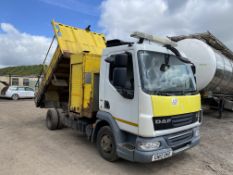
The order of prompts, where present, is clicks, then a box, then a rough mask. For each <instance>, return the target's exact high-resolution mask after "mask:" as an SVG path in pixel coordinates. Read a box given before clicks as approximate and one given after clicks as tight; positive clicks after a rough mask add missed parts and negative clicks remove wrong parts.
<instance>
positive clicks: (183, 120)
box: [153, 113, 198, 130]
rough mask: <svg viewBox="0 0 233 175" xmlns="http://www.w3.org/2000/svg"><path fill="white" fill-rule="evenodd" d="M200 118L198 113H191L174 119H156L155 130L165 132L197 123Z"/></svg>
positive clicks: (173, 117)
mask: <svg viewBox="0 0 233 175" xmlns="http://www.w3.org/2000/svg"><path fill="white" fill-rule="evenodd" d="M197 120H198V117H197V115H196V113H189V114H183V115H177V116H172V117H154V118H153V122H154V129H155V130H163V129H171V128H177V127H181V126H185V125H189V124H192V123H195V122H197Z"/></svg>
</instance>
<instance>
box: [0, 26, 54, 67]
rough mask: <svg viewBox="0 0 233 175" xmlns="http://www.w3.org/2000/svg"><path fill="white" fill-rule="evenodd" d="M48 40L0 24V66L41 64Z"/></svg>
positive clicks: (47, 46) (49, 40)
mask: <svg viewBox="0 0 233 175" xmlns="http://www.w3.org/2000/svg"><path fill="white" fill-rule="evenodd" d="M50 42H51V39H50V38H46V37H44V36H35V35H30V34H27V33H21V32H20V31H18V30H17V29H16V28H15V27H14V26H13V25H12V24H9V23H0V50H1V51H0V66H1V67H4V66H12V65H32V64H41V63H42V62H43V59H44V57H45V54H46V51H47V50H48V48H49V44H50Z"/></svg>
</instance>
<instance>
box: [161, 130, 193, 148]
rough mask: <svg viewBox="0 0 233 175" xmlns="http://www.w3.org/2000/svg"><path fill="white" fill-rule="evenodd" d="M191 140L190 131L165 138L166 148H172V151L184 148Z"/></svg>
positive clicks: (191, 133) (191, 132)
mask: <svg viewBox="0 0 233 175" xmlns="http://www.w3.org/2000/svg"><path fill="white" fill-rule="evenodd" d="M192 138H193V130H192V129H191V130H186V131H182V132H178V133H175V134H169V135H166V136H165V139H166V141H167V144H168V146H170V147H172V148H173V150H176V149H179V148H181V147H183V146H185V145H186V144H188V143H190V142H191V140H192Z"/></svg>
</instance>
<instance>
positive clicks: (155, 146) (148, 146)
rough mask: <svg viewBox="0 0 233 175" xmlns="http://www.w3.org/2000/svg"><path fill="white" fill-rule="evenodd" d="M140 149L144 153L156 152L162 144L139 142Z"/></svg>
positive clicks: (157, 142)
mask: <svg viewBox="0 0 233 175" xmlns="http://www.w3.org/2000/svg"><path fill="white" fill-rule="evenodd" d="M137 145H138V148H139V149H141V150H144V151H151V150H156V149H158V148H159V147H160V142H159V141H156V142H146V141H145V142H138V144H137Z"/></svg>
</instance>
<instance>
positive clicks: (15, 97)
mask: <svg viewBox="0 0 233 175" xmlns="http://www.w3.org/2000/svg"><path fill="white" fill-rule="evenodd" d="M11 98H12V100H18V99H19V95H18V94H13V95H12V97H11Z"/></svg>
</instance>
